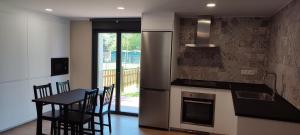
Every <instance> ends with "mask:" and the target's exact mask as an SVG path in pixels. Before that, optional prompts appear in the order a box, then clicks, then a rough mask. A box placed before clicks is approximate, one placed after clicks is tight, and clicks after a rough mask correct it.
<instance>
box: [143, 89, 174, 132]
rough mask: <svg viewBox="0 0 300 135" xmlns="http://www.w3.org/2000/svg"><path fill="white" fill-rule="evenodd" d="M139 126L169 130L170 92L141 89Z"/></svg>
mask: <svg viewBox="0 0 300 135" xmlns="http://www.w3.org/2000/svg"><path fill="white" fill-rule="evenodd" d="M140 99H141V100H140V104H141V105H140V112H139V125H140V126H146V127H154V128H161V129H168V128H169V101H170V100H169V91H168V90H165V91H158V90H151V89H141V93H140Z"/></svg>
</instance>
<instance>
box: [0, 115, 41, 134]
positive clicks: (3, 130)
mask: <svg viewBox="0 0 300 135" xmlns="http://www.w3.org/2000/svg"><path fill="white" fill-rule="evenodd" d="M35 120H36V118H34V119H31V120H28V121H25V122H22V123H20V124H17V125H16V126H13V127H9V128H5V129H2V130H0V133H2V132H5V131H8V130H11V129H14V128H17V127H19V126H21V125H24V124H26V123H29V122H32V121H35Z"/></svg>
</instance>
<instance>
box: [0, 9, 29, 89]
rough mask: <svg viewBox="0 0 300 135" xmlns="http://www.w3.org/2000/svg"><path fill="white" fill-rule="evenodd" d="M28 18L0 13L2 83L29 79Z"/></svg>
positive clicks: (0, 67) (0, 74)
mask: <svg viewBox="0 0 300 135" xmlns="http://www.w3.org/2000/svg"><path fill="white" fill-rule="evenodd" d="M26 23H27V22H26V16H22V15H18V14H14V13H10V12H3V11H0V63H1V64H0V82H1V83H2V82H6V81H15V80H22V79H26V78H27V77H28V74H27V71H28V68H27V67H28V60H27V35H26V34H27V31H26V29H27V28H26Z"/></svg>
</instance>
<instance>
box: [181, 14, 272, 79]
mask: <svg viewBox="0 0 300 135" xmlns="http://www.w3.org/2000/svg"><path fill="white" fill-rule="evenodd" d="M196 28H197V19H194V18H182V19H181V20H180V47H179V50H178V52H179V55H178V76H179V78H183V79H198V80H215V81H231V82H245V83H262V78H263V73H264V70H265V69H264V67H265V64H266V55H265V52H266V48H267V47H268V45H269V43H268V42H269V40H268V39H269V37H268V36H269V34H268V30H269V18H214V19H213V22H212V26H211V43H214V44H216V45H217V46H219V47H218V48H189V47H185V44H186V43H194V40H195V35H196ZM244 69H246V70H248V69H250V70H255V71H257V73H256V74H255V75H242V74H241V70H244Z"/></svg>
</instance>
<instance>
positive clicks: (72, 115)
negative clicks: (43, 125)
mask: <svg viewBox="0 0 300 135" xmlns="http://www.w3.org/2000/svg"><path fill="white" fill-rule="evenodd" d="M80 117H81V112H75V111H70V112H68V117H67V121H68V122H71V123H80V122H81V119H80ZM59 119H60V120H61V121H62V122H63V121H65V116H64V115H62V116H61V117H60V118H59ZM91 119H92V116H91V115H89V114H84V115H83V122H84V123H85V122H88V121H90V120H91Z"/></svg>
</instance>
